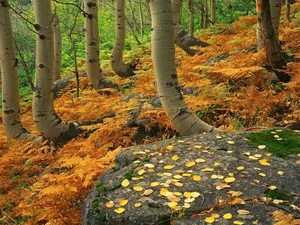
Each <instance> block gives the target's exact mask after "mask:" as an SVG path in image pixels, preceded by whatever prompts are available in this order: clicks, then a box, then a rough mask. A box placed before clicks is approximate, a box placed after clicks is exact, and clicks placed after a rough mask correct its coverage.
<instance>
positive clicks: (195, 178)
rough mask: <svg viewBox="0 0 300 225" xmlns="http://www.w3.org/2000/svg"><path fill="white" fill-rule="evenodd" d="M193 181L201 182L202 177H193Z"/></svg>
mask: <svg viewBox="0 0 300 225" xmlns="http://www.w3.org/2000/svg"><path fill="white" fill-rule="evenodd" d="M193 180H194V181H200V180H201V177H200V176H199V175H194V176H193Z"/></svg>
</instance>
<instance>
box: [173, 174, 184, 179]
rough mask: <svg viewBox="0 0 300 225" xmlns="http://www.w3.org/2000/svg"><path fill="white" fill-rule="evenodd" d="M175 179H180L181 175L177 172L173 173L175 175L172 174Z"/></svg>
mask: <svg viewBox="0 0 300 225" xmlns="http://www.w3.org/2000/svg"><path fill="white" fill-rule="evenodd" d="M173 177H174V178H175V179H180V178H182V176H181V175H179V174H177V175H175V176H173Z"/></svg>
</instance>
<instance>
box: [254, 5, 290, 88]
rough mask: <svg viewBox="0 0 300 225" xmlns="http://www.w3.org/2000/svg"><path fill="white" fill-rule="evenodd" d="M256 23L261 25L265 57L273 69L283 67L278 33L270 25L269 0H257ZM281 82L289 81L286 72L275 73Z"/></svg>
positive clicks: (283, 61) (283, 62)
mask: <svg viewBox="0 0 300 225" xmlns="http://www.w3.org/2000/svg"><path fill="white" fill-rule="evenodd" d="M256 10H257V15H258V23H259V24H260V26H261V27H262V31H263V40H264V48H265V52H266V58H267V60H268V62H269V64H270V66H271V67H272V68H273V69H283V68H284V67H286V61H285V59H284V57H283V54H282V50H281V45H280V41H279V38H278V34H277V35H276V34H275V31H274V29H273V26H272V21H271V11H270V3H269V0H257V8H256ZM276 75H277V77H278V78H279V80H280V81H282V82H289V81H290V79H291V77H290V76H289V75H288V74H286V73H280V72H279V73H276Z"/></svg>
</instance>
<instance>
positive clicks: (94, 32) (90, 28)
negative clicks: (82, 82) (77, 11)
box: [84, 0, 105, 89]
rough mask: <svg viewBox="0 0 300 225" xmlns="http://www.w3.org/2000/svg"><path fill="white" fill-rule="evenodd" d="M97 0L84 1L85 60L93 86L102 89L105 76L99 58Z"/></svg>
mask: <svg viewBox="0 0 300 225" xmlns="http://www.w3.org/2000/svg"><path fill="white" fill-rule="evenodd" d="M97 2H98V1H97V0H84V9H85V12H86V15H85V19H84V26H85V29H84V30H85V51H86V52H85V58H86V70H87V75H88V78H89V81H90V83H91V86H92V87H93V88H95V89H101V88H102V87H103V85H104V83H105V76H104V74H103V72H102V69H101V66H100V57H99V28H98V4H97Z"/></svg>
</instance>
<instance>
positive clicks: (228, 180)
mask: <svg viewBox="0 0 300 225" xmlns="http://www.w3.org/2000/svg"><path fill="white" fill-rule="evenodd" d="M224 181H225V182H226V183H232V182H234V181H235V178H234V177H226V178H225V179H224Z"/></svg>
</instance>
